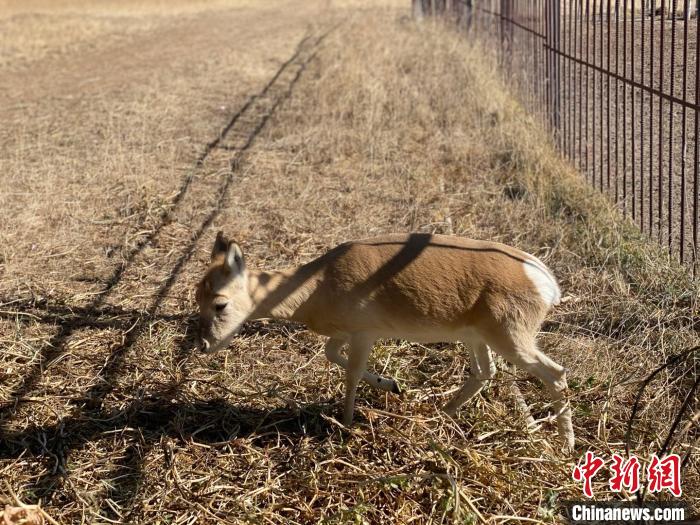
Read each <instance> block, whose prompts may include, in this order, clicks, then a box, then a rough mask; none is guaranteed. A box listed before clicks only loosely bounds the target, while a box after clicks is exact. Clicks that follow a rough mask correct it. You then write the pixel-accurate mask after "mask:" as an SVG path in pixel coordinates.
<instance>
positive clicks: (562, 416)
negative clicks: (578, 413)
mask: <svg viewBox="0 0 700 525" xmlns="http://www.w3.org/2000/svg"><path fill="white" fill-rule="evenodd" d="M489 342H490V343H491V348H493V350H494V351H495V352H498V353H499V354H500V355H501V356H503V358H504V359H506V360H507V361H510V362H511V363H512V364H514V365H516V366H518V367H520V368H522V369H523V370H525V371H526V372H529V373H530V374H532V375H533V376H535V377H536V378H538V379H539V380H540V381H542V383H544V386H545V388H546V389H547V391H548V392H549V395H550V397H551V398H552V401H553V404H552V406H553V407H554V412H555V414H556V419H557V427H558V429H559V437H560V438H561V440H562V441H563V442H564V444H565V446H566V447H568V451H572V450H573V449H574V446H575V440H574V429H573V425H572V424H571V407H570V406H569V402H568V400H567V399H566V390H567V384H566V370H565V369H564V367H563V366H561V365H560V364H558V363H556V362H555V361H553V360H552V359H550V358H549V357H548V356H547V355H545V354H544V353H542V352H541V351H540V350H538V348H537V344H536V343H535V339H534V337H532V336H529V335H528V336H521V337H517V338H514V337H512V336H509V335H503V336H494V335H491V336H490V340H489Z"/></svg>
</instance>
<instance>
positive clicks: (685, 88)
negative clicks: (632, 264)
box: [678, 0, 690, 264]
mask: <svg viewBox="0 0 700 525" xmlns="http://www.w3.org/2000/svg"><path fill="white" fill-rule="evenodd" d="M689 18H690V0H684V2H683V80H682V83H683V88H682V90H683V101H684V102H687V101H688V99H689V97H688V19H689ZM687 125H688V122H687V108H686V105H685V104H683V108H682V109H681V128H682V131H681V210H680V211H681V224H680V236H681V239H680V247H679V253H678V257H679V258H680V261H681V264H683V263H684V262H685V212H686V196H685V193H686V184H685V169H686V153H687V152H686V147H687V143H686V138H687V137H686V126H687Z"/></svg>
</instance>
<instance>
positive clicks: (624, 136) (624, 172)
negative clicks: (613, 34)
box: [622, 0, 634, 215]
mask: <svg viewBox="0 0 700 525" xmlns="http://www.w3.org/2000/svg"><path fill="white" fill-rule="evenodd" d="M627 1H628V0H625V2H624V6H623V9H624V11H623V19H624V20H623V24H624V25H625V27H624V29H623V33H622V42H623V43H622V48H623V49H624V60H623V61H622V62H623V65H622V67H623V69H624V73H623V77H624V79H625V83H624V86H623V88H624V95H625V96H624V98H623V100H624V102H623V103H622V104H623V106H622V203H623V204H622V212H623V213H624V214H625V215H627V90H628V86H627V82H626V81H627V11H628V9H627ZM632 6H634V0H632ZM633 23H634V20H633ZM632 49H634V46H633V47H632ZM633 52H634V51H633ZM632 63H634V60H633V61H632ZM632 92H633V93H634V89H632ZM632 110H633V111H634V105H633V106H632ZM632 122H633V124H632V126H634V116H633V117H632ZM631 151H632V155H634V149H632V150H631Z"/></svg>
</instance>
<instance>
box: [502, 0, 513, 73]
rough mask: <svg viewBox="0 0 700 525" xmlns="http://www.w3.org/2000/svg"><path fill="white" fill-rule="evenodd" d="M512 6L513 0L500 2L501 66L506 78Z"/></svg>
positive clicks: (509, 69)
mask: <svg viewBox="0 0 700 525" xmlns="http://www.w3.org/2000/svg"><path fill="white" fill-rule="evenodd" d="M512 5H513V0H501V9H500V19H501V20H500V21H501V25H500V36H501V64H502V66H503V68H504V71H505V72H506V74H507V75H508V76H510V73H511V67H510V66H511V52H512V49H513V45H512V44H513V42H512V40H513V25H512V22H513V19H512Z"/></svg>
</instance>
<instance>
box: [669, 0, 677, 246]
mask: <svg viewBox="0 0 700 525" xmlns="http://www.w3.org/2000/svg"><path fill="white" fill-rule="evenodd" d="M676 7H678V0H672V2H671V9H672V11H671V75H670V79H669V84H670V85H669V94H670V95H671V96H674V94H675V91H674V88H675V80H676V78H675V77H676V75H675V73H676ZM673 204H674V202H673V101H672V100H670V101H669V104H668V252H669V254H672V253H673Z"/></svg>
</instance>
